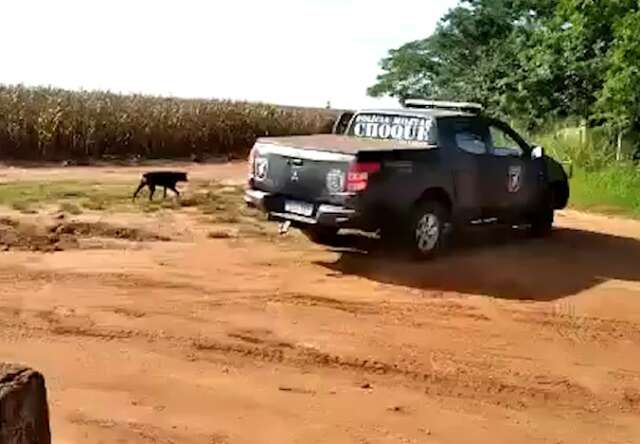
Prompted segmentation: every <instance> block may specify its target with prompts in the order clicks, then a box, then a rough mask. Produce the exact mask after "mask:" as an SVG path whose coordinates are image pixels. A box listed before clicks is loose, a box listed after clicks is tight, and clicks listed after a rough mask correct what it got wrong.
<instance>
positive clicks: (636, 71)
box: [369, 0, 640, 214]
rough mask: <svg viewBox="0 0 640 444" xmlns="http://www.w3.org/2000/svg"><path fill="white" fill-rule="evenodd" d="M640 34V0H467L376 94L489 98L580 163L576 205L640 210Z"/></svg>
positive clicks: (415, 46)
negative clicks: (635, 161) (635, 160)
mask: <svg viewBox="0 0 640 444" xmlns="http://www.w3.org/2000/svg"><path fill="white" fill-rule="evenodd" d="M639 32H640V3H638V1H637V0H461V1H460V3H459V5H458V6H457V7H455V8H453V9H452V10H450V11H449V13H448V14H447V15H446V16H445V17H443V18H442V19H441V21H440V23H439V25H438V27H437V29H436V31H435V32H434V33H433V34H432V35H431V36H428V37H426V38H424V39H422V40H417V41H413V42H409V43H407V44H405V45H403V46H401V47H399V48H397V49H392V50H391V51H390V52H389V54H388V56H387V57H386V58H385V59H383V60H382V62H381V67H382V70H383V72H382V74H381V75H380V76H379V77H378V80H377V82H376V84H375V85H373V86H372V87H370V88H369V94H370V95H372V96H383V95H389V96H392V97H396V98H398V99H400V100H403V99H406V98H409V97H425V98H437V99H447V100H469V101H477V102H480V103H482V104H483V105H485V107H486V109H487V112H488V113H489V114H491V115H494V116H497V117H499V118H502V119H504V120H507V121H509V122H510V123H511V124H512V125H513V126H515V127H516V128H519V129H520V130H524V132H525V133H528V135H529V136H530V137H529V139H530V140H535V141H536V142H537V143H539V144H541V145H543V146H544V147H545V148H546V149H547V151H548V152H549V153H551V154H553V155H555V156H557V157H559V158H560V160H564V161H571V162H573V165H574V167H575V171H576V176H575V178H574V180H573V193H572V195H573V197H572V201H571V203H572V205H575V206H578V207H581V208H592V209H599V210H601V209H616V210H621V211H624V212H626V213H628V214H638V200H637V198H635V197H634V196H636V195H638V194H639V193H638V185H639V182H638V170H637V169H636V168H635V167H634V166H633V165H632V164H631V163H630V162H629V161H630V160H631V159H632V157H633V156H634V154H636V153H639V152H640V151H638V147H639V146H640V106H639V105H640V89H639V88H638V85H639V84H640V39H638V33H639Z"/></svg>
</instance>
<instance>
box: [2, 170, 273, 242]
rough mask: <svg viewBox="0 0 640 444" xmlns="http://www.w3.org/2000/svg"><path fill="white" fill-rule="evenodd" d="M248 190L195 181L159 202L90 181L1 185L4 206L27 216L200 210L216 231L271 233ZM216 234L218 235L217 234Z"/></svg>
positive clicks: (119, 186)
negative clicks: (249, 201) (177, 195)
mask: <svg viewBox="0 0 640 444" xmlns="http://www.w3.org/2000/svg"><path fill="white" fill-rule="evenodd" d="M243 192H244V188H243V187H242V186H238V185H225V184H221V183H219V182H215V181H192V182H190V185H189V190H188V191H187V192H186V193H184V195H183V196H182V197H181V198H180V199H176V198H175V197H174V196H173V195H172V194H171V192H169V193H168V194H167V198H166V199H163V198H162V193H159V195H158V193H157V194H156V198H155V199H154V201H152V202H150V201H149V200H148V198H147V197H148V195H147V194H144V193H143V194H142V195H141V196H140V197H139V198H138V200H136V201H135V202H134V201H132V199H131V187H130V186H128V185H125V184H120V183H109V182H105V183H98V182H95V183H91V182H84V181H69V180H62V181H50V182H36V181H33V182H30V181H21V182H10V183H6V184H2V186H0V206H3V207H9V208H13V209H14V210H16V211H19V212H21V213H25V214H35V213H39V212H49V213H51V212H63V213H67V214H69V215H75V216H78V215H81V214H84V213H85V212H91V211H101V212H105V211H106V212H121V213H136V212H143V213H154V212H157V211H161V210H162V211H182V212H186V213H193V214H196V215H197V214H200V215H202V216H203V217H204V219H203V220H204V221H206V222H207V223H209V224H211V225H212V226H214V227H216V228H215V229H214V231H212V232H225V233H226V232H229V233H235V235H233V236H230V237H235V236H236V235H241V236H243V237H247V236H249V237H250V236H266V235H267V234H268V230H267V228H266V226H265V222H266V219H265V217H264V215H263V214H262V213H261V212H259V211H257V210H253V209H251V208H247V207H246V205H245V204H244V201H243V199H242V194H243ZM212 237H213V236H212Z"/></svg>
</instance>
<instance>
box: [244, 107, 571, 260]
mask: <svg viewBox="0 0 640 444" xmlns="http://www.w3.org/2000/svg"><path fill="white" fill-rule="evenodd" d="M349 117H350V119H349V120H348V124H347V125H344V126H345V128H343V129H342V131H339V132H340V133H341V134H323V135H312V136H295V137H275V138H261V139H259V140H258V141H257V142H256V144H255V145H254V147H253V149H252V151H251V154H250V160H249V169H250V171H249V187H248V189H247V191H246V194H245V201H246V202H247V204H248V205H250V206H253V207H257V208H260V209H261V210H263V211H265V212H267V213H268V215H269V217H270V218H271V219H272V220H279V221H283V222H285V223H286V224H291V225H293V226H296V227H298V228H300V229H302V230H303V231H305V232H306V233H308V234H309V235H310V237H312V238H313V239H315V240H317V241H319V242H326V241H328V240H329V239H330V238H331V237H333V236H335V235H336V234H337V232H338V230H339V229H341V228H351V229H358V230H362V231H365V232H379V233H381V235H382V237H383V238H384V237H387V236H388V237H390V238H394V239H401V240H403V241H405V242H407V245H408V246H409V247H410V249H411V250H412V252H413V253H414V254H416V255H417V256H418V257H422V258H429V257H432V256H434V255H436V254H437V253H438V252H439V251H440V250H441V249H442V247H443V245H445V240H446V238H447V237H448V235H449V233H451V232H454V231H455V230H454V228H456V227H461V226H464V225H478V224H485V223H502V224H508V225H529V226H530V227H531V230H532V233H533V234H534V235H537V236H544V235H547V234H549V233H550V232H551V228H552V224H553V219H554V211H555V210H557V209H562V208H564V207H565V206H566V205H567V201H568V199H569V183H568V177H567V174H566V173H565V171H564V168H563V167H562V165H561V164H560V163H558V162H556V161H555V160H553V159H551V158H550V157H548V156H546V155H545V154H544V152H543V149H542V147H539V146H532V145H530V144H528V143H527V142H526V141H525V140H524V139H523V138H522V137H520V136H519V135H518V133H517V132H515V131H514V130H513V129H511V128H510V127H509V126H508V125H506V124H505V123H503V122H501V121H498V120H495V119H491V118H488V117H485V116H483V113H482V112H481V108H480V107H479V106H478V105H475V104H460V103H442V102H425V101H413V102H410V103H408V104H405V105H404V107H403V108H401V109H392V110H371V111H359V112H355V113H353V115H352V116H349ZM334 132H336V131H334Z"/></svg>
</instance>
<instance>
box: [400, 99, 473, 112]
mask: <svg viewBox="0 0 640 444" xmlns="http://www.w3.org/2000/svg"><path fill="white" fill-rule="evenodd" d="M403 106H404V107H405V108H423V109H447V110H455V111H463V112H469V113H473V114H480V112H482V109H483V107H482V105H481V104H479V103H471V102H441V101H438V100H424V99H407V100H405V101H404V105H403Z"/></svg>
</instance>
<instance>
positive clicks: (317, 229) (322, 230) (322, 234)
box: [301, 226, 339, 246]
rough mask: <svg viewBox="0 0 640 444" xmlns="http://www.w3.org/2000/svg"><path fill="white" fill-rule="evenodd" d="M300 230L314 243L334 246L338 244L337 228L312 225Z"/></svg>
mask: <svg viewBox="0 0 640 444" xmlns="http://www.w3.org/2000/svg"><path fill="white" fill-rule="evenodd" d="M301 230H302V232H303V233H304V234H305V236H307V237H308V238H309V240H311V241H312V242H315V243H316V244H321V245H328V246H335V245H337V244H338V240H339V239H338V228H335V227H322V226H313V227H308V228H302V229H301Z"/></svg>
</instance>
